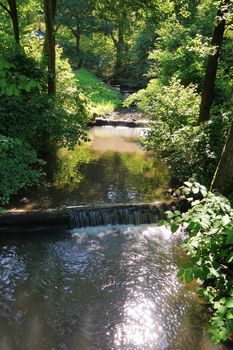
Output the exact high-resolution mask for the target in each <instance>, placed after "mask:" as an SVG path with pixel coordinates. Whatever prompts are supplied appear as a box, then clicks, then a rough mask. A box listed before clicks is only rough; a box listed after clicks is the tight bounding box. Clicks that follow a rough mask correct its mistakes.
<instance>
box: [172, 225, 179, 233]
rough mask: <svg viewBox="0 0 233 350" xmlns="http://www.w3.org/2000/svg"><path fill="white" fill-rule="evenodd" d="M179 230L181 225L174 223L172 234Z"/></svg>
mask: <svg viewBox="0 0 233 350" xmlns="http://www.w3.org/2000/svg"><path fill="white" fill-rule="evenodd" d="M178 228H179V225H177V224H175V223H173V224H172V225H171V231H172V233H175V232H176V231H177V230H178Z"/></svg>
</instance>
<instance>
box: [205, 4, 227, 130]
mask: <svg viewBox="0 0 233 350" xmlns="http://www.w3.org/2000/svg"><path fill="white" fill-rule="evenodd" d="M228 2H229V0H225V1H223V3H222V4H221V6H222V5H226V4H227V3H228ZM217 20H218V24H217V25H216V27H215V28H214V33H213V38H212V45H213V46H214V47H216V52H215V53H214V54H213V55H209V57H208V62H207V69H206V76H205V80H204V86H203V91H202V98H201V106H200V113H199V120H198V123H199V124H200V123H202V122H205V121H207V120H208V119H209V115H210V109H211V105H212V102H213V97H214V88H215V80H216V74H217V68H218V59H219V54H220V48H221V44H222V41H223V36H224V31H225V26H226V20H225V18H224V14H223V12H222V9H221V7H220V8H219V10H218V13H217Z"/></svg>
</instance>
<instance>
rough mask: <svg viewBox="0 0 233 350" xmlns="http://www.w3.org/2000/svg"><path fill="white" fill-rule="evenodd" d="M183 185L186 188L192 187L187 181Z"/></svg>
mask: <svg viewBox="0 0 233 350" xmlns="http://www.w3.org/2000/svg"><path fill="white" fill-rule="evenodd" d="M184 184H185V186H187V187H192V185H193V184H192V183H191V182H189V181H185V182H184Z"/></svg>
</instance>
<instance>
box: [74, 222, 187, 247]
mask: <svg viewBox="0 0 233 350" xmlns="http://www.w3.org/2000/svg"><path fill="white" fill-rule="evenodd" d="M71 233H72V235H73V236H76V237H80V236H83V235H85V236H87V235H88V236H89V235H95V236H98V237H99V238H100V239H104V238H106V237H108V236H115V235H118V234H123V235H127V236H129V237H132V236H139V238H140V239H145V240H147V241H154V242H157V243H159V242H166V241H170V240H176V239H177V238H179V239H180V238H182V237H183V235H184V232H183V230H182V229H178V230H177V232H176V233H172V232H171V230H169V229H168V228H167V227H166V226H157V225H155V224H154V225H152V224H150V225H149V224H146V225H145V224H144V225H137V226H136V225H106V226H96V227H83V228H75V229H73V230H72V231H71Z"/></svg>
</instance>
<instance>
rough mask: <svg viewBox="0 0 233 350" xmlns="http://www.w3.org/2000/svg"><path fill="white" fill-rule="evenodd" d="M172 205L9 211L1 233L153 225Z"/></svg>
mask: <svg viewBox="0 0 233 350" xmlns="http://www.w3.org/2000/svg"><path fill="white" fill-rule="evenodd" d="M174 207H175V203H174V202H173V203H172V204H165V203H159V202H156V203H136V204H117V205H99V206H90V205H86V206H72V207H65V208H60V209H48V210H35V211H30V212H25V211H9V212H6V213H5V214H3V215H1V216H0V231H4V230H6V229H7V230H8V231H9V228H14V227H20V226H23V227H27V226H29V225H30V226H58V225H61V226H67V228H74V227H78V228H81V227H87V226H100V225H109V224H111V225H116V224H125V225H127V224H128V225H140V224H151V223H156V222H158V221H159V220H160V219H162V218H163V217H164V213H165V211H166V210H168V209H170V210H171V209H172V208H174Z"/></svg>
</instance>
